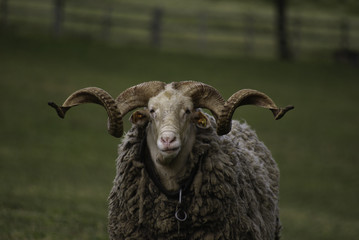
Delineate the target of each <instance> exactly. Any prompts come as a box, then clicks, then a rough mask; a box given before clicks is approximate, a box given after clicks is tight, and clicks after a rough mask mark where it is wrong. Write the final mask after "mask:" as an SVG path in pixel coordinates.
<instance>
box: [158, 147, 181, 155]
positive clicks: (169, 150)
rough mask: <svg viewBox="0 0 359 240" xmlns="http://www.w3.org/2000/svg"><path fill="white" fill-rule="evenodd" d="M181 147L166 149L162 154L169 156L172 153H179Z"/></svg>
mask: <svg viewBox="0 0 359 240" xmlns="http://www.w3.org/2000/svg"><path fill="white" fill-rule="evenodd" d="M179 149H180V148H179V147H175V148H166V149H163V150H161V152H162V153H167V154H171V153H175V152H177V151H179Z"/></svg>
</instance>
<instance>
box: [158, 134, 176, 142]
mask: <svg viewBox="0 0 359 240" xmlns="http://www.w3.org/2000/svg"><path fill="white" fill-rule="evenodd" d="M174 141H176V137H169V136H166V137H161V142H162V143H164V144H170V143H173V142H174Z"/></svg>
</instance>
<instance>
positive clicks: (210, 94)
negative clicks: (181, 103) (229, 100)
mask: <svg viewBox="0 0 359 240" xmlns="http://www.w3.org/2000/svg"><path fill="white" fill-rule="evenodd" d="M173 88H174V89H178V90H180V91H182V92H183V95H185V96H189V97H191V98H192V102H193V105H194V108H207V109H208V110H210V111H211V113H212V114H213V116H214V117H215V119H216V120H218V118H219V116H220V115H221V111H222V108H223V105H224V103H225V101H224V99H223V97H222V96H221V94H220V93H219V92H218V91H217V89H215V88H214V87H211V86H209V85H207V84H204V83H200V82H194V81H184V82H178V83H173Z"/></svg>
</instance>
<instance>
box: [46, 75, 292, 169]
mask: <svg viewBox="0 0 359 240" xmlns="http://www.w3.org/2000/svg"><path fill="white" fill-rule="evenodd" d="M82 103H96V104H100V105H102V106H103V107H104V108H105V109H106V111H107V114H108V117H109V119H108V131H109V133H110V134H111V135H113V136H115V137H121V136H122V134H123V124H122V118H123V117H124V116H125V115H126V114H127V113H128V112H130V111H132V110H135V109H137V108H142V109H140V110H138V111H136V112H134V113H133V114H132V116H131V118H130V119H131V121H132V123H133V124H140V125H144V124H147V125H148V126H147V145H148V147H149V149H150V152H151V156H152V159H156V162H157V163H159V164H162V165H168V164H171V163H172V160H173V159H175V158H177V157H178V156H179V155H181V154H184V153H188V152H189V151H190V150H191V148H190V147H191V146H192V144H193V142H194V139H195V134H196V129H197V128H208V127H209V124H210V122H209V119H207V117H206V115H205V114H203V113H202V112H201V111H199V110H198V109H199V108H206V109H208V110H209V111H211V113H212V114H213V116H214V118H215V119H216V122H217V134H218V135H224V134H227V133H228V132H230V130H231V120H232V115H233V113H234V111H235V109H236V108H237V107H239V106H241V105H248V104H250V105H256V106H260V107H263V108H267V109H270V110H271V111H272V113H273V115H274V117H275V119H280V118H281V117H282V116H283V115H284V114H285V113H286V112H287V111H288V110H290V109H292V108H293V107H292V106H288V107H286V108H283V109H282V108H278V107H277V106H276V105H275V103H274V102H273V101H272V100H271V99H270V98H269V97H268V96H267V95H265V94H264V93H261V92H259V91H256V90H251V89H243V90H240V91H238V92H236V93H234V94H233V95H232V96H231V97H230V98H229V99H228V100H227V101H225V100H224V99H223V98H222V96H221V95H220V94H219V92H218V91H217V90H216V89H215V88H213V87H211V86H209V85H206V84H203V83H199V82H192V81H185V82H178V83H171V84H166V83H163V82H147V83H142V84H139V85H136V86H133V87H131V88H129V89H127V90H125V91H124V92H122V93H121V94H120V95H119V96H118V97H117V98H116V99H113V98H112V97H111V96H110V95H109V94H108V93H107V92H105V91H104V90H102V89H100V88H95V87H90V88H84V89H81V90H78V91H76V92H74V93H73V94H71V95H70V96H69V97H68V98H67V100H66V101H65V102H64V103H63V105H62V106H57V105H56V104H55V103H49V105H50V106H52V107H54V108H55V109H56V111H57V113H58V115H59V116H60V117H61V118H64V116H65V113H66V112H67V110H69V109H70V108H71V107H74V106H77V105H79V104H82ZM184 149H185V150H184ZM186 149H187V150H186Z"/></svg>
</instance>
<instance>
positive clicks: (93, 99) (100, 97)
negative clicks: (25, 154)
mask: <svg viewBox="0 0 359 240" xmlns="http://www.w3.org/2000/svg"><path fill="white" fill-rule="evenodd" d="M84 103H96V104H99V105H101V106H103V107H104V108H105V109H106V112H107V115H108V126H107V130H108V132H109V134H111V135H112V136H114V137H121V136H122V134H123V124H122V117H121V113H120V111H119V109H118V107H117V103H116V102H115V100H114V99H113V98H112V97H111V95H110V94H108V93H107V92H106V91H105V90H103V89H101V88H97V87H88V88H83V89H80V90H78V91H76V92H74V93H72V94H71V95H70V96H69V97H68V98H67V99H66V100H65V102H64V103H63V104H62V106H58V105H57V104H55V103H53V102H49V103H48V104H49V105H50V106H51V107H53V108H55V110H56V112H57V114H58V115H59V117H61V118H64V117H65V114H66V112H67V111H68V110H69V109H70V108H72V107H75V106H78V105H80V104H84Z"/></svg>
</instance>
